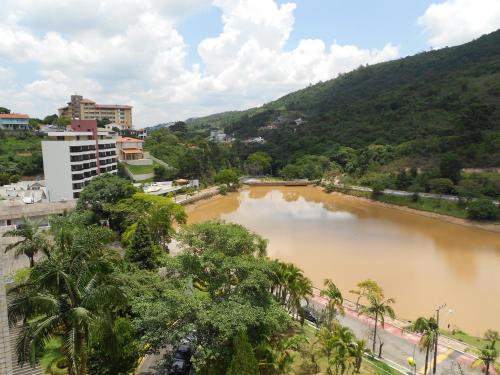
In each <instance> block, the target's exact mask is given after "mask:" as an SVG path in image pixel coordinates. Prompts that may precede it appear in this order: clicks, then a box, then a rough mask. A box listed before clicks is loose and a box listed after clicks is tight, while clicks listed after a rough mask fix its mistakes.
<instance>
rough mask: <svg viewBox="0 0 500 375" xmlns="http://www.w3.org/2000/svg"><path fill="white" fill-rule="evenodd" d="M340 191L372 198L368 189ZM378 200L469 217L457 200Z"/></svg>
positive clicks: (384, 195)
mask: <svg viewBox="0 0 500 375" xmlns="http://www.w3.org/2000/svg"><path fill="white" fill-rule="evenodd" d="M338 191H340V192H341V193H343V194H348V195H352V196H355V197H363V198H371V194H370V193H369V192H366V191H356V190H349V189H341V190H340V189H339V190H338ZM376 200H377V201H378V202H383V203H387V204H394V205H396V206H404V207H409V208H413V209H415V210H420V211H427V212H433V213H436V214H441V215H447V216H452V217H457V218H460V219H466V218H467V210H466V209H465V207H462V206H460V205H459V204H458V203H457V202H453V201H447V200H444V199H435V198H422V197H419V198H418V201H416V202H414V201H413V200H412V197H401V196H396V195H387V194H383V195H380V196H379V197H378V198H377V199H376ZM490 223H498V221H493V222H490Z"/></svg>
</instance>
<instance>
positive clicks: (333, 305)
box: [320, 279, 344, 325]
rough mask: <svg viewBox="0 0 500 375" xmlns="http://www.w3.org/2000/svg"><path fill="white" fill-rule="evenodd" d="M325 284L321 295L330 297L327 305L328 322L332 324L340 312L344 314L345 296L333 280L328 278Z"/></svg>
mask: <svg viewBox="0 0 500 375" xmlns="http://www.w3.org/2000/svg"><path fill="white" fill-rule="evenodd" d="M324 286H325V288H324V289H323V290H321V292H320V295H321V296H322V297H326V298H328V304H327V305H326V322H327V324H328V325H331V324H332V322H333V320H334V319H335V316H336V315H337V314H338V313H340V314H341V315H344V297H343V296H342V292H341V291H340V289H339V288H338V287H337V286H336V285H335V284H334V283H333V281H332V280H330V279H326V280H325V282H324Z"/></svg>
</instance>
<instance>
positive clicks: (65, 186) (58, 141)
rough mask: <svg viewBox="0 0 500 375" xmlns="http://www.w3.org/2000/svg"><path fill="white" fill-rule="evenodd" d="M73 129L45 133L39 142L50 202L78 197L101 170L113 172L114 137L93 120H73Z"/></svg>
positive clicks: (115, 162) (114, 172)
mask: <svg viewBox="0 0 500 375" xmlns="http://www.w3.org/2000/svg"><path fill="white" fill-rule="evenodd" d="M71 128H72V130H73V131H65V132H49V133H48V137H49V140H47V141H42V155H43V170H44V173H45V181H46V185H47V189H48V195H49V200H50V201H51V202H56V201H61V200H69V199H76V198H78V196H79V194H80V192H81V191H82V189H83V188H84V187H85V186H86V185H87V184H88V183H89V182H90V180H92V178H94V176H97V175H99V174H101V173H112V174H116V172H117V161H116V137H115V136H114V135H113V134H111V133H109V132H107V131H101V130H99V129H98V128H97V121H96V120H73V121H72V123H71Z"/></svg>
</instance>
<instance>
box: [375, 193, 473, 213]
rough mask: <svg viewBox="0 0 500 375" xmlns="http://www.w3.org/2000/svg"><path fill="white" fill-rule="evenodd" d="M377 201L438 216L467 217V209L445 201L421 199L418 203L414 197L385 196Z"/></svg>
mask: <svg viewBox="0 0 500 375" xmlns="http://www.w3.org/2000/svg"><path fill="white" fill-rule="evenodd" d="M377 200H378V201H380V202H384V203H389V204H395V205H398V206H405V207H410V208H413V209H415V210H420V211H428V212H434V213H436V214H441V215H448V216H453V217H458V218H461V219H465V218H466V217H467V210H466V209H465V207H462V206H460V205H459V204H458V203H457V202H452V201H447V200H444V199H435V198H422V197H420V198H419V199H418V200H417V201H413V200H412V197H400V196H395V195H385V194H384V195H381V196H380V197H379V198H378V199H377Z"/></svg>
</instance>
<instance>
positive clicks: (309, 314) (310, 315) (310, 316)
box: [302, 307, 318, 324]
mask: <svg viewBox="0 0 500 375" xmlns="http://www.w3.org/2000/svg"><path fill="white" fill-rule="evenodd" d="M302 313H303V314H304V319H305V320H307V321H309V322H311V323H314V324H318V318H317V317H316V313H315V311H313V310H311V309H310V308H309V307H303V308H302Z"/></svg>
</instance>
